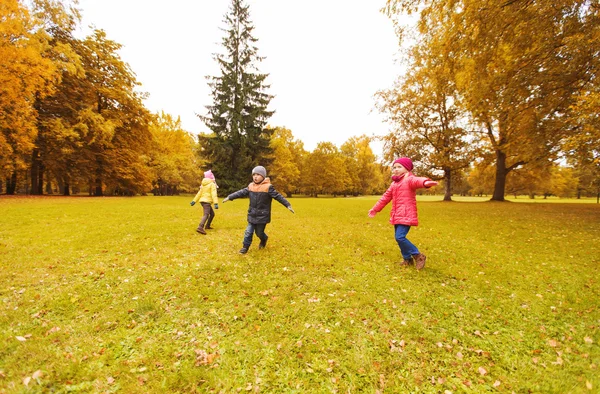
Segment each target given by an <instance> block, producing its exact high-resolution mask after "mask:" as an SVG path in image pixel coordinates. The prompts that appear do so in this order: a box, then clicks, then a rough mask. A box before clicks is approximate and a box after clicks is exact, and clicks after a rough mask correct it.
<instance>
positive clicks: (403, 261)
mask: <svg viewBox="0 0 600 394" xmlns="http://www.w3.org/2000/svg"><path fill="white" fill-rule="evenodd" d="M414 263H415V260H413V258H412V257H411V258H410V259H408V260H407V259H404V260H402V262H401V263H400V265H401V266H403V267H406V266H409V265H412V264H414Z"/></svg>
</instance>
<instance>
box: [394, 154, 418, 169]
mask: <svg viewBox="0 0 600 394" xmlns="http://www.w3.org/2000/svg"><path fill="white" fill-rule="evenodd" d="M396 163H400V165H401V166H402V167H404V168H406V169H407V170H408V171H412V169H413V163H412V160H411V159H409V158H408V157H401V158H399V159H396V160H394V162H393V163H392V165H394V164H396Z"/></svg>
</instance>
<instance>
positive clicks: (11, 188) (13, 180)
mask: <svg viewBox="0 0 600 394" xmlns="http://www.w3.org/2000/svg"><path fill="white" fill-rule="evenodd" d="M16 189H17V171H16V170H13V172H12V175H11V176H10V178H6V194H9V195H11V196H12V195H14V194H15V190H16Z"/></svg>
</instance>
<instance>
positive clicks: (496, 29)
mask: <svg viewBox="0 0 600 394" xmlns="http://www.w3.org/2000/svg"><path fill="white" fill-rule="evenodd" d="M385 12H386V13H387V14H388V15H389V16H390V17H391V18H392V20H393V21H394V23H395V24H396V27H397V31H398V33H399V38H400V40H401V41H402V42H403V43H405V45H404V46H403V48H404V50H405V57H404V58H405V60H406V62H407V70H408V71H407V72H406V74H405V75H404V76H403V77H402V78H400V79H399V80H398V81H397V83H396V84H395V86H394V87H393V88H391V89H388V90H385V91H382V92H379V97H380V98H381V99H382V104H381V105H380V109H381V110H382V111H383V112H384V113H386V114H388V116H389V118H390V119H391V121H392V122H391V123H392V124H393V125H394V128H395V130H394V132H392V133H390V134H389V135H387V136H386V137H385V138H384V141H385V151H386V155H387V158H388V159H391V158H392V157H394V156H396V155H398V154H399V153H403V154H408V155H409V156H411V157H413V158H414V159H415V161H416V162H417V166H419V167H420V168H421V169H422V170H424V171H426V172H430V173H431V176H432V177H435V176H437V179H443V181H444V185H445V191H444V193H445V196H444V199H445V200H450V199H451V195H452V193H453V192H455V191H457V190H461V193H462V192H464V188H465V180H467V181H468V182H467V184H470V189H469V190H470V191H471V192H472V193H476V194H479V193H484V192H485V193H490V194H492V200H497V201H502V200H504V195H505V194H507V193H527V194H530V195H535V194H544V195H547V194H555V193H556V194H559V195H569V194H571V195H573V194H575V195H577V196H580V195H582V194H592V195H596V196H597V198H600V117H599V112H598V108H600V89H599V88H600V81H599V79H598V75H600V74H599V71H600V18H599V17H600V5H599V4H598V2H597V1H592V0H556V1H551V2H548V1H531V0H490V1H485V2H480V1H468V0H458V1H455V0H388V1H387V2H386V7H385ZM406 15H412V16H413V18H412V19H406V18H403V16H406ZM559 164H560V165H559Z"/></svg>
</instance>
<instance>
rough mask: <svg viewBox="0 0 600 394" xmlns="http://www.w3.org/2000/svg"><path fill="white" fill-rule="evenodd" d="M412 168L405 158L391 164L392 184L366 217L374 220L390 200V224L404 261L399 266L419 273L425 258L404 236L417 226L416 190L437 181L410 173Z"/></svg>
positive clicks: (410, 162) (427, 186) (432, 184)
mask: <svg viewBox="0 0 600 394" xmlns="http://www.w3.org/2000/svg"><path fill="white" fill-rule="evenodd" d="M412 169H413V163H412V160H410V159H409V158H408V157H401V158H399V159H396V160H395V161H394V163H393V164H392V181H393V182H392V184H391V185H390V187H389V188H388V189H387V190H386V191H385V193H383V196H381V198H380V199H379V201H377V203H376V204H375V206H373V208H371V210H370V211H369V217H375V214H377V212H379V211H381V210H382V209H383V208H384V207H385V206H386V205H387V204H388V203H389V202H390V201H392V211H391V212H390V223H392V224H393V225H394V229H395V237H396V242H397V243H398V246H399V247H400V252H401V253H402V257H403V258H404V261H403V262H402V265H409V264H412V263H413V262H414V263H415V267H416V268H417V269H418V270H420V269H422V268H423V267H425V260H426V259H427V257H426V256H425V255H424V254H423V253H421V252H419V249H417V247H416V246H415V245H413V243H412V242H410V241H409V240H408V239H407V238H406V235H407V234H408V231H409V230H410V227H411V226H417V225H418V224H419V220H418V217H417V194H416V190H417V189H420V188H423V187H425V188H430V187H432V186H435V185H437V182H434V181H432V180H431V179H429V178H425V177H416V176H414V175H413V173H412V172H410V171H411V170H412Z"/></svg>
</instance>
